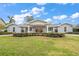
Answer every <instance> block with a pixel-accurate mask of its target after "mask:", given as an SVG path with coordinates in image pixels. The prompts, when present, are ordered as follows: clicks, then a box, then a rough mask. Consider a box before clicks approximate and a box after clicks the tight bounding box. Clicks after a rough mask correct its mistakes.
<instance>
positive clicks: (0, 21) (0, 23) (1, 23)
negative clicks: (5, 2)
mask: <svg viewBox="0 0 79 59" xmlns="http://www.w3.org/2000/svg"><path fill="white" fill-rule="evenodd" d="M5 24H6V23H5V22H4V20H3V19H2V18H0V30H1V29H2V28H3V27H4V26H5Z"/></svg>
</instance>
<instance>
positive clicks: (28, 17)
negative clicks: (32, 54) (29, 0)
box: [24, 16, 34, 23]
mask: <svg viewBox="0 0 79 59" xmlns="http://www.w3.org/2000/svg"><path fill="white" fill-rule="evenodd" d="M32 20H34V19H33V16H26V17H24V22H25V23H26V22H29V21H32Z"/></svg>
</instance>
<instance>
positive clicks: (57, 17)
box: [53, 15, 68, 20]
mask: <svg viewBox="0 0 79 59" xmlns="http://www.w3.org/2000/svg"><path fill="white" fill-rule="evenodd" d="M67 17H68V16H67V15H59V16H53V19H58V20H62V19H65V18H67Z"/></svg>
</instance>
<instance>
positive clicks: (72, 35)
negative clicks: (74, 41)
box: [65, 34, 79, 36]
mask: <svg viewBox="0 0 79 59" xmlns="http://www.w3.org/2000/svg"><path fill="white" fill-rule="evenodd" d="M65 35H66V36H79V34H65Z"/></svg>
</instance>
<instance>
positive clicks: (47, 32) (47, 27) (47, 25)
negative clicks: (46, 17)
mask: <svg viewBox="0 0 79 59" xmlns="http://www.w3.org/2000/svg"><path fill="white" fill-rule="evenodd" d="M47 33H48V25H47Z"/></svg>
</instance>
